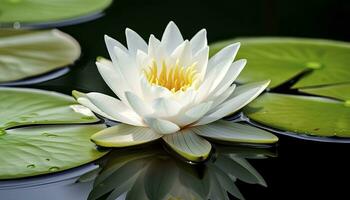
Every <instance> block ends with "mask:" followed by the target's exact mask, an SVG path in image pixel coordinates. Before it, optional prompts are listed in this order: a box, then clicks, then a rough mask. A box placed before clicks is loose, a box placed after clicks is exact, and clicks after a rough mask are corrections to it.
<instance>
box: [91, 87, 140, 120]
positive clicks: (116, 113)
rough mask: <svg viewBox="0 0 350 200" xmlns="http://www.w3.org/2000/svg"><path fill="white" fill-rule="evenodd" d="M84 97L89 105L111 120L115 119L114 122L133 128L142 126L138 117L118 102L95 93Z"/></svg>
mask: <svg viewBox="0 0 350 200" xmlns="http://www.w3.org/2000/svg"><path fill="white" fill-rule="evenodd" d="M86 96H87V98H88V99H89V100H90V101H91V103H93V104H94V105H95V106H96V107H97V108H99V109H100V110H101V111H103V112H104V113H107V114H108V115H109V116H111V117H113V119H116V121H119V122H123V123H126V124H131V125H135V126H144V124H143V122H142V119H141V118H140V116H138V115H137V114H136V113H135V112H134V111H133V110H131V109H130V107H129V106H127V105H125V104H124V103H123V102H121V101H120V100H118V99H116V98H113V97H111V96H108V95H105V94H101V93H97V92H91V93H88V94H87V95H86Z"/></svg>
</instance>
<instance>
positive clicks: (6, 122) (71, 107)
mask: <svg viewBox="0 0 350 200" xmlns="http://www.w3.org/2000/svg"><path fill="white" fill-rule="evenodd" d="M97 121H99V120H98V119H97V118H96V117H95V115H94V114H93V113H92V112H91V111H90V110H89V109H87V108H86V107H84V106H81V105H79V104H78V103H77V102H76V101H75V100H74V99H73V98H72V97H70V96H67V95H63V94H59V93H56V92H49V91H43V90H37V89H24V88H6V87H2V88H0V132H2V133H5V130H6V129H8V128H13V127H18V126H23V125H34V124H72V123H91V122H97Z"/></svg>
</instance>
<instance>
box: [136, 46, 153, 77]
mask: <svg viewBox="0 0 350 200" xmlns="http://www.w3.org/2000/svg"><path fill="white" fill-rule="evenodd" d="M151 62H152V58H151V57H150V56H149V55H148V54H147V53H145V52H143V51H140V50H137V53H136V63H137V67H138V68H139V71H140V70H145V69H147V68H148V66H149V65H150V63H151ZM141 73H142V72H141Z"/></svg>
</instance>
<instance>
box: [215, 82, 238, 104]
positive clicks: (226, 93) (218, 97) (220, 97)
mask: <svg viewBox="0 0 350 200" xmlns="http://www.w3.org/2000/svg"><path fill="white" fill-rule="evenodd" d="M235 88H236V85H232V86H230V87H229V88H226V89H225V90H224V91H223V92H221V91H219V92H218V93H219V95H215V96H214V95H213V96H214V97H213V98H209V100H212V101H213V102H214V103H213V104H212V108H215V107H216V106H218V105H220V104H221V103H222V102H224V101H226V100H227V99H228V98H229V97H230V96H231V94H232V93H233V92H234V90H235Z"/></svg>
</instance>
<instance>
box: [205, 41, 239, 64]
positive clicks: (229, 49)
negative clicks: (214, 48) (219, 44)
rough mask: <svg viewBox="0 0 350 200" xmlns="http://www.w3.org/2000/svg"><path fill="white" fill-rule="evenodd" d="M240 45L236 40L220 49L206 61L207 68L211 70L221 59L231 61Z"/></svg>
mask: <svg viewBox="0 0 350 200" xmlns="http://www.w3.org/2000/svg"><path fill="white" fill-rule="evenodd" d="M240 45H241V44H240V43H239V42H238V43H234V44H231V45H228V46H226V47H225V48H223V49H221V50H220V51H219V52H218V53H216V54H215V55H214V56H213V57H211V58H210V60H209V63H208V65H209V66H208V67H209V68H208V70H211V68H212V67H214V66H216V65H217V64H219V63H221V62H222V61H223V60H226V59H231V62H232V61H233V60H234V59H235V57H236V54H237V52H238V49H239V47H240Z"/></svg>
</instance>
